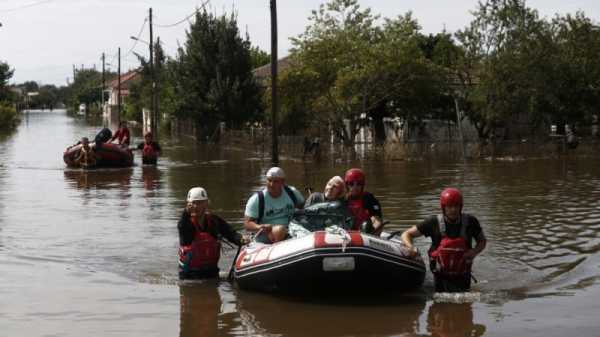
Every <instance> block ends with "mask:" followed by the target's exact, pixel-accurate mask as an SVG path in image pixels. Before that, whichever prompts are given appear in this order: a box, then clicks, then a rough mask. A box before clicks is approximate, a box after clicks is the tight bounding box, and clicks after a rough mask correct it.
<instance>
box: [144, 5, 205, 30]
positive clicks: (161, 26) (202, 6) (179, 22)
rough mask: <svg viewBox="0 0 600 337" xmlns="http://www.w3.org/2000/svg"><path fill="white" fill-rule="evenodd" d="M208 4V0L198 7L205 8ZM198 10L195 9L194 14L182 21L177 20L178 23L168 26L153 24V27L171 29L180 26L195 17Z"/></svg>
mask: <svg viewBox="0 0 600 337" xmlns="http://www.w3.org/2000/svg"><path fill="white" fill-rule="evenodd" d="M209 2H210V1H209V0H206V1H204V2H203V3H202V5H201V6H200V8H204V7H206V5H207V4H208V3H209ZM200 8H196V9H195V10H194V12H193V13H191V14H190V15H188V16H186V17H185V18H183V19H181V20H179V21H177V22H175V23H172V24H170V25H159V24H154V25H155V26H156V27H160V28H171V27H175V26H178V25H180V24H182V23H184V22H186V21H187V20H188V19H189V18H191V17H192V16H194V15H196V13H198V11H199V9H200Z"/></svg>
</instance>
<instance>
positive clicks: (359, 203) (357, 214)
mask: <svg viewBox="0 0 600 337" xmlns="http://www.w3.org/2000/svg"><path fill="white" fill-rule="evenodd" d="M348 210H349V211H350V214H352V217H353V218H354V225H353V226H352V229H353V230H359V229H360V225H361V224H362V223H363V222H365V221H367V220H369V219H370V218H371V214H370V213H369V211H368V210H367V209H366V208H365V205H364V193H361V195H360V196H359V197H358V198H356V199H349V200H348Z"/></svg>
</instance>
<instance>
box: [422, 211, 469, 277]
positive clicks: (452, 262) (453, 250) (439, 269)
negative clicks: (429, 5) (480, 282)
mask: <svg viewBox="0 0 600 337" xmlns="http://www.w3.org/2000/svg"><path fill="white" fill-rule="evenodd" d="M438 226H439V230H440V234H441V235H442V240H441V241H440V244H439V246H438V247H437V248H436V249H435V250H432V251H430V252H429V257H430V258H431V260H432V261H435V265H436V267H435V269H436V270H433V272H434V273H436V274H441V275H445V276H459V275H464V274H466V273H468V272H470V271H471V264H470V263H467V261H466V260H465V259H464V254H465V252H466V251H467V250H468V249H469V245H468V240H469V239H468V237H467V217H466V216H465V215H462V218H461V227H460V235H459V236H457V237H455V238H451V237H449V236H448V235H447V232H446V223H445V222H444V216H443V215H441V214H440V215H438Z"/></svg>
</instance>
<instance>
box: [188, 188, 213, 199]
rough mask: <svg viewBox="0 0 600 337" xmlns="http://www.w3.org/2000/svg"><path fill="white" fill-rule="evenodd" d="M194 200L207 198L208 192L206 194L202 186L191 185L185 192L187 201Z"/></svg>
mask: <svg viewBox="0 0 600 337" xmlns="http://www.w3.org/2000/svg"><path fill="white" fill-rule="evenodd" d="M194 200H208V194H206V190H205V189H204V188H202V187H193V188H192V189H190V191H189V192H188V194H187V202H192V201H194Z"/></svg>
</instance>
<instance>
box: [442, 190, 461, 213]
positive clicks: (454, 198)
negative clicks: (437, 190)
mask: <svg viewBox="0 0 600 337" xmlns="http://www.w3.org/2000/svg"><path fill="white" fill-rule="evenodd" d="M449 205H457V206H458V207H459V208H460V209H461V210H462V207H463V198H462V194H461V193H460V191H459V190H457V189H456V188H452V187H450V188H446V189H444V190H443V191H442V194H441V195H440V207H442V210H444V208H446V206H449Z"/></svg>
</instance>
